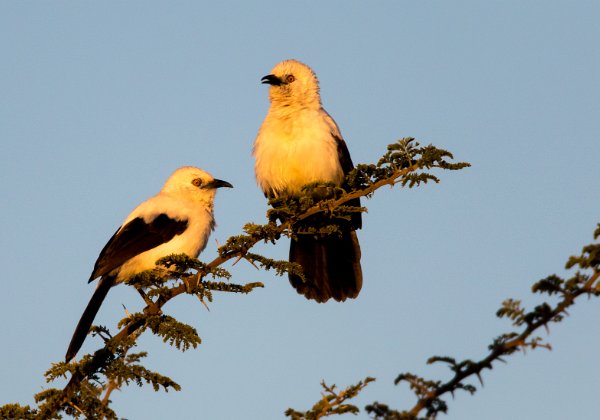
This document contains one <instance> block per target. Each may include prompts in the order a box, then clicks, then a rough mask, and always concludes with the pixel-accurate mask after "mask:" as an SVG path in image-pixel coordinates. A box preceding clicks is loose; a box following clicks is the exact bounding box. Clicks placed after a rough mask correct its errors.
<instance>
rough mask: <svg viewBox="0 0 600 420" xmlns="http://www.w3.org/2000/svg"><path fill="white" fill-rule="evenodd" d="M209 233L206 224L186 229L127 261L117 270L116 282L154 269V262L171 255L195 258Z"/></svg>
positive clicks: (209, 227) (209, 228)
mask: <svg viewBox="0 0 600 420" xmlns="http://www.w3.org/2000/svg"><path fill="white" fill-rule="evenodd" d="M210 231H211V226H210V225H209V224H208V223H202V224H201V223H198V224H196V225H195V226H188V228H187V229H186V230H185V232H183V233H182V234H181V235H176V236H175V237H173V238H172V239H171V240H170V241H169V242H166V243H164V244H161V245H159V246H157V247H156V248H152V249H150V250H148V251H146V252H142V253H141V254H139V255H136V256H135V257H133V258H131V259H130V260H128V261H127V262H126V263H124V264H123V265H122V266H121V268H120V269H119V274H118V277H117V281H123V280H125V279H127V278H128V277H130V276H132V275H133V274H136V273H139V272H141V271H145V270H150V269H153V268H154V267H156V261H157V260H159V259H160V258H163V257H166V256H168V255H171V254H186V255H188V256H190V257H192V258H197V257H198V255H199V254H200V252H202V250H203V249H204V248H205V247H206V242H207V241H206V239H207V238H208V236H209V234H210Z"/></svg>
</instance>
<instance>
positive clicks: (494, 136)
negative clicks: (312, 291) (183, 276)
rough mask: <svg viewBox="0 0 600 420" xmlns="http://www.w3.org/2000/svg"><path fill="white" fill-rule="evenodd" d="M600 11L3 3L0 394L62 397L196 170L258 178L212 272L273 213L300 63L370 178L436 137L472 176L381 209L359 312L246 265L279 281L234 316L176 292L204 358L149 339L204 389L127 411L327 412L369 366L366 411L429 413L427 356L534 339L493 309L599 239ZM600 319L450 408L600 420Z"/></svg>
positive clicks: (219, 303)
mask: <svg viewBox="0 0 600 420" xmlns="http://www.w3.org/2000/svg"><path fill="white" fill-rule="evenodd" d="M599 17H600V3H598V2H597V1H579V2H566V1H565V2H562V1H530V2H523V1H486V2H481V1H457V2H447V1H417V2H415V1H377V2H363V1H346V0H344V1H341V0H332V1H327V2H314V1H313V2H308V1H299V2H272V1H264V2H247V1H221V2H210V3H209V2H200V1H169V2H158V1H150V0H144V1H119V2H117V1H103V2H91V1H78V2H73V1H71V2H66V1H52V2H49V1H47V2H34V1H8V0H4V1H2V2H0V147H1V153H0V175H1V179H2V182H0V196H1V197H2V199H1V204H0V206H1V207H0V217H1V219H0V220H1V223H2V234H1V235H0V255H1V257H0V258H1V260H0V262H1V264H2V293H1V294H0V318H1V319H2V329H1V336H2V346H0V372H1V374H0V378H1V379H0V396H1V400H0V404H5V403H9V402H20V403H22V404H32V403H33V398H32V396H33V394H34V393H37V392H39V391H41V390H42V389H44V388H45V387H47V386H48V385H47V384H45V382H44V378H43V376H42V375H43V372H44V371H45V370H46V369H47V368H49V367H50V365H51V363H52V362H53V361H59V360H62V358H63V357H64V353H65V350H66V348H67V344H68V342H69V340H70V338H71V334H72V332H73V329H74V327H75V324H76V323H77V320H78V319H79V316H80V315H81V313H82V311H83V308H84V307H85V305H86V304H87V302H88V299H89V298H90V296H91V294H92V292H93V289H94V287H95V285H88V284H87V283H86V281H87V278H88V276H89V274H90V272H91V269H92V267H93V265H94V262H95V260H96V257H97V255H98V253H99V251H100V250H101V249H102V247H103V245H104V244H105V243H106V241H107V240H108V239H109V237H110V236H111V235H112V233H113V232H114V230H115V229H116V228H117V227H118V226H119V224H120V223H121V221H122V220H123V218H124V217H125V216H126V215H127V214H128V212H129V211H130V210H132V209H133V207H135V206H136V205H137V204H138V203H139V202H141V201H142V200H144V199H146V198H148V197H150V196H151V195H153V194H155V193H157V192H158V190H159V189H160V187H161V186H162V184H163V182H164V181H165V180H166V178H167V177H168V175H169V174H170V173H171V172H172V171H173V170H175V169H176V168H177V167H179V166H183V165H196V166H200V167H202V168H204V169H206V170H208V171H210V172H211V173H212V174H213V175H214V176H216V177H218V178H221V179H225V180H227V181H230V182H231V183H232V184H234V185H235V189H233V190H223V191H220V192H219V194H218V196H217V202H216V211H215V214H216V218H217V222H218V227H217V230H216V231H215V233H214V234H213V237H212V239H211V241H210V245H209V247H208V248H207V249H206V250H205V252H204V253H203V254H202V256H201V258H202V259H204V260H212V259H213V258H214V256H215V252H216V242H215V240H216V241H219V243H223V242H224V241H225V240H226V238H228V237H229V236H231V235H234V234H237V233H239V232H241V227H242V226H243V224H244V223H246V222H249V221H252V222H258V223H261V222H264V221H265V216H264V215H265V211H266V203H265V199H264V197H263V195H262V193H261V192H260V191H259V189H258V188H257V186H256V184H255V181H254V173H253V159H252V156H251V147H252V143H253V141H254V138H255V135H256V133H257V130H258V128H259V126H260V124H261V122H262V120H263V118H264V116H265V114H266V111H267V109H268V99H267V87H266V86H263V85H261V84H260V78H261V77H262V76H264V75H266V74H268V73H269V71H270V69H271V68H272V67H273V66H274V65H275V64H276V63H277V62H279V61H280V60H283V59H286V58H296V59H298V60H301V61H304V62H306V63H307V64H309V65H310V66H311V67H313V69H314V70H315V72H316V73H317V75H318V76H319V79H320V82H321V93H322V98H323V104H324V106H325V108H326V109H327V110H328V111H329V113H330V114H331V115H332V116H333V117H334V118H335V119H336V121H337V122H338V124H339V126H340V128H341V130H342V133H343V135H344V137H345V139H346V141H347V143H348V146H349V149H350V152H351V154H352V157H353V159H354V162H355V163H359V162H365V163H371V162H375V161H376V160H377V159H378V158H379V156H381V155H382V154H383V153H384V152H385V148H386V145H387V144H389V143H392V142H394V141H395V140H396V139H398V138H401V137H405V136H413V137H416V138H417V139H418V140H419V141H420V142H422V143H424V144H429V143H432V144H434V145H436V146H438V147H442V148H446V149H448V150H450V151H452V152H453V153H454V154H455V157H456V159H457V160H461V161H468V162H470V163H471V164H472V165H473V166H472V168H469V169H465V170H463V171H460V172H447V173H440V174H439V175H440V177H441V179H442V182H441V183H440V184H437V185H426V186H423V187H421V188H419V189H417V190H402V189H401V188H395V189H387V188H386V189H383V190H380V191H379V192H378V193H377V194H376V195H375V196H374V197H373V198H372V199H370V200H367V201H366V202H365V204H366V206H368V208H369V212H368V214H366V215H365V216H364V219H363V220H364V221H363V225H364V228H363V229H362V231H360V233H359V238H360V241H361V245H362V251H363V259H362V265H363V271H364V286H363V290H362V293H361V294H360V296H359V298H358V299H356V300H355V301H351V302H346V303H342V304H340V303H335V302H333V303H327V304H324V305H323V304H321V305H320V304H316V303H313V302H309V301H306V300H304V299H303V298H301V297H300V296H299V295H297V294H296V293H295V291H294V290H293V289H292V288H291V287H290V286H289V284H288V281H287V279H285V278H278V277H275V276H274V275H272V274H271V273H269V272H260V271H257V270H255V269H254V268H253V267H251V266H250V265H249V264H247V263H244V262H240V263H239V264H238V265H236V266H235V267H231V266H230V265H227V266H226V267H225V268H228V269H232V271H233V273H234V280H236V281H238V282H249V281H262V282H264V283H265V286H266V287H265V288H264V289H261V290H258V291H256V292H254V293H252V294H251V295H250V296H236V295H218V296H216V299H215V302H214V303H213V304H211V305H210V308H211V310H210V312H207V311H206V310H205V309H204V308H203V307H202V305H201V304H200V303H199V302H198V301H197V299H196V298H194V297H191V296H182V297H180V298H178V299H176V301H173V302H172V303H170V304H169V305H168V306H167V307H166V308H165V309H166V311H167V312H168V313H169V314H172V315H174V316H176V317H178V318H179V319H180V320H181V321H185V322H188V323H190V324H192V325H194V326H195V327H196V328H197V329H198V331H199V333H200V335H201V337H202V338H203V343H202V345H201V346H200V347H199V348H198V349H197V350H193V351H189V352H186V353H183V354H181V353H179V352H178V351H177V350H174V349H172V348H170V347H169V346H167V345H165V344H163V343H162V342H161V341H160V340H159V339H157V338H155V337H152V336H146V337H144V338H143V339H142V340H141V342H140V347H139V349H140V350H148V351H149V352H150V357H149V358H148V360H147V366H148V367H149V368H151V369H155V370H157V371H159V372H161V373H163V374H166V375H168V376H171V377H172V378H173V379H175V380H176V381H177V382H178V383H179V384H180V385H182V387H183V390H182V391H181V392H169V393H168V394H165V393H163V392H160V393H154V392H153V391H152V390H151V388H143V389H138V388H137V387H135V386H133V387H130V388H128V389H126V390H124V391H123V392H115V393H114V394H113V395H112V399H113V401H114V403H113V406H114V408H115V410H116V411H117V413H118V414H119V415H120V416H123V417H127V418H130V419H142V418H144V419H161V418H167V417H175V418H181V419H186V418H200V417H201V418H207V419H240V418H244V419H275V418H282V417H283V412H284V411H285V409H286V408H288V407H294V408H296V409H307V408H309V407H310V406H311V405H312V403H314V402H315V401H316V400H317V399H318V398H319V395H320V394H319V392H320V386H319V382H320V381H321V380H322V379H324V380H325V381H327V382H328V383H335V384H338V385H339V386H345V385H349V384H353V383H356V382H357V381H358V380H360V379H362V378H364V377H365V376H367V375H370V376H374V377H376V378H377V382H376V383H373V384H371V385H369V386H368V387H367V388H366V389H365V391H363V393H362V394H361V396H360V398H358V399H357V400H356V404H358V406H359V407H361V408H363V407H364V406H365V405H366V404H368V403H371V402H373V401H375V400H377V401H380V402H384V403H387V404H390V405H391V406H393V407H396V408H409V407H411V406H412V404H413V402H414V397H413V395H412V394H411V393H410V392H409V391H408V389H407V386H406V385H401V386H394V385H393V380H394V378H395V377H396V376H397V375H398V374H399V373H401V372H413V373H417V374H421V375H424V376H426V377H430V378H433V379H447V378H448V377H449V371H447V370H446V369H445V368H443V367H441V366H440V367H435V366H434V367H432V366H427V365H426V364H425V361H426V360H427V358H428V357H430V356H432V355H448V356H453V357H456V358H458V359H462V358H472V359H478V358H481V357H482V356H484V355H485V354H486V351H487V345H488V344H489V343H490V342H491V340H492V339H493V338H494V337H495V336H497V335H498V334H500V333H502V332H507V331H509V330H510V324H509V322H507V321H503V320H498V319H497V318H496V317H495V315H494V314H495V311H496V309H497V308H498V307H499V305H500V303H501V302H502V300H504V299H506V298H509V297H512V298H516V299H522V300H523V301H524V303H526V304H527V305H529V306H530V307H531V306H532V305H534V304H536V303H539V300H538V299H537V298H535V297H532V295H531V293H530V286H531V284H532V283H533V282H534V281H536V280H538V279H540V278H543V277H545V276H547V275H549V274H551V273H558V274H561V273H564V271H563V267H564V262H565V261H566V259H567V257H568V256H569V255H571V254H574V253H577V252H579V251H580V249H581V246H582V245H584V244H587V243H589V242H591V240H592V231H593V229H594V228H595V226H596V223H597V222H599V221H600V183H599V176H600V169H599V156H600V142H599V141H598V140H599V134H600V112H599V107H598V100H599V98H600V82H599V80H598V75H599V74H600V48H599V46H598V42H599V40H600V25H599V24H598V18H599ZM287 248H288V244H287V241H281V242H280V243H278V244H277V245H276V246H271V245H269V246H261V247H259V250H260V251H262V252H264V253H265V254H266V255H268V256H272V257H274V258H286V256H287V252H288V251H287ZM122 304H124V305H126V306H127V308H128V309H129V310H130V311H135V310H138V309H139V308H140V307H141V301H140V299H139V296H138V295H137V294H136V292H135V291H134V290H132V289H131V290H130V289H128V288H126V287H123V286H120V287H117V288H115V289H113V290H112V291H111V292H110V294H109V296H108V299H107V301H106V303H105V304H104V306H103V307H102V309H101V311H100V314H99V316H98V318H97V322H99V323H102V324H106V325H110V326H112V325H114V322H115V321H116V320H117V319H120V318H121V317H122V316H123V309H122ZM599 317H600V303H599V302H597V300H595V299H592V300H586V299H581V302H578V303H577V305H576V306H575V307H574V308H573V309H572V310H571V311H570V317H568V318H567V319H566V320H565V321H564V322H563V323H562V324H560V325H558V326H556V327H553V328H552V329H551V330H550V335H549V336H547V339H548V340H549V341H550V342H551V343H552V346H553V350H552V351H551V352H549V351H546V350H536V351H534V352H528V353H527V354H525V355H523V354H522V353H519V354H516V355H514V356H513V357H510V359H509V360H508V361H509V363H508V364H506V365H505V364H499V365H495V366H494V370H493V371H486V372H485V374H484V375H483V379H484V382H485V387H484V388H483V389H480V390H479V391H478V392H477V394H476V395H475V396H469V395H467V394H461V393H459V394H457V395H456V398H455V399H454V400H452V399H450V401H449V408H450V411H449V415H448V418H451V419H481V418H486V419H506V418H519V419H564V418H581V419H584V418H587V419H589V418H596V417H597V415H598V389H599V388H600V367H599V365H598V363H597V360H598V354H599V353H600V330H599V328H598V319H599ZM544 336H545V335H544ZM98 344H99V339H88V341H86V345H85V346H84V350H87V351H91V350H94V349H95V348H96V347H97V346H98ZM62 385H63V384H62V383H56V384H53V385H52V386H58V387H60V386H62ZM359 418H367V415H366V414H365V413H364V411H363V412H362V413H361V414H360V416H359Z"/></svg>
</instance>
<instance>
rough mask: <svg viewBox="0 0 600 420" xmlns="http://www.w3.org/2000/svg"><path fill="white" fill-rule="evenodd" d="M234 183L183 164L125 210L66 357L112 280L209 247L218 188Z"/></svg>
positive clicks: (98, 266)
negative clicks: (151, 194)
mask: <svg viewBox="0 0 600 420" xmlns="http://www.w3.org/2000/svg"><path fill="white" fill-rule="evenodd" d="M220 187H229V188H231V187H232V185H231V184H230V183H228V182H226V181H221V180H220V179H215V178H213V177H212V176H211V175H210V174H209V173H207V172H205V171H203V170H201V169H198V168H195V167H192V166H184V167H182V168H179V169H177V170H176V171H175V172H174V173H173V174H172V175H171V176H170V177H169V179H167V182H165V184H164V186H163V187H162V189H161V190H160V192H159V193H158V194H157V195H155V196H154V197H152V198H150V199H148V200H146V201H144V202H143V203H142V204H140V205H139V206H137V207H136V208H135V209H134V210H133V211H132V212H131V213H130V214H129V216H127V218H126V219H125V221H124V222H123V224H122V225H121V227H119V229H117V231H116V232H115V234H114V235H113V236H112V238H110V240H109V241H108V243H107V244H106V245H105V246H104V248H103V249H102V251H101V252H100V256H99V257H98V260H97V261H96V265H95V266H94V271H93V272H92V275H91V276H90V279H89V281H90V282H91V281H92V280H94V279H96V278H98V277H100V282H99V283H98V287H97V288H96V291H95V292H94V294H93V295H92V299H91V300H90V302H89V303H88V305H87V307H86V308H85V311H84V312H83V315H82V316H81V319H80V320H79V323H78V324H77V328H76V329H75V332H74V333H73V338H72V339H71V343H70V344H69V348H68V350H67V354H66V356H65V358H66V361H67V362H68V361H69V360H71V359H72V358H73V357H75V355H76V354H77V352H78V351H79V349H80V348H81V345H82V344H83V342H84V340H85V337H86V336H87V334H88V332H89V330H90V327H91V326H92V322H93V321H94V318H95V317H96V314H97V313H98V310H99V309H100V305H102V302H103V301H104V298H105V297H106V295H107V294H108V291H109V290H110V288H111V287H112V286H114V285H115V284H118V283H119V282H122V281H123V280H125V279H127V278H129V277H131V276H133V275H135V274H138V273H140V272H142V271H145V270H149V269H152V268H154V267H156V261H157V260H159V259H160V258H162V257H166V256H168V255H171V254H187V255H188V256H189V257H192V258H196V257H197V256H198V255H199V254H200V252H202V250H203V249H204V248H205V247H206V242H207V241H208V237H209V236H210V233H211V232H212V230H213V229H214V227H215V219H214V216H213V203H214V198H215V193H216V190H217V188H220Z"/></svg>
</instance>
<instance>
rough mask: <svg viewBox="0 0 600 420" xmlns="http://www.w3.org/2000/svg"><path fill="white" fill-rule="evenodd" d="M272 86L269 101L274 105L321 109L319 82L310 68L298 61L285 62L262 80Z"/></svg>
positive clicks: (279, 64)
mask: <svg viewBox="0 0 600 420" xmlns="http://www.w3.org/2000/svg"><path fill="white" fill-rule="evenodd" d="M261 81H262V83H266V84H269V85H271V88H270V89H269V99H270V100H271V103H273V104H279V103H280V104H282V105H289V106H300V107H303V108H304V107H305V108H320V107H321V98H320V96H319V80H318V79H317V76H316V75H315V73H314V72H313V71H312V69H311V68H310V67H308V66H307V65H306V64H304V63H301V62H300V61H297V60H284V61H282V62H280V63H278V64H277V65H276V66H275V67H273V69H272V70H271V74H268V75H266V76H265V77H263V78H262V79H261Z"/></svg>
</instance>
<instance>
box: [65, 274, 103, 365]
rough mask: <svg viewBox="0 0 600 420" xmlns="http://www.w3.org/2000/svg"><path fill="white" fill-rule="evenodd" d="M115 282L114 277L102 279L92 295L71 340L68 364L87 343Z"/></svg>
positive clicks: (68, 350)
mask: <svg viewBox="0 0 600 420" xmlns="http://www.w3.org/2000/svg"><path fill="white" fill-rule="evenodd" d="M114 281H115V278H114V277H112V276H111V277H102V278H101V279H100V282H99V283H98V287H97V288H96V291H95V292H94V294H93V295H92V298H91V299H90V302H89V303H88V305H87V307H86V308H85V311H83V315H81V319H80V320H79V323H78V324H77V327H76V328H75V332H74V333H73V338H71V343H69V348H68V349H67V354H66V355H65V360H66V361H67V362H68V361H69V360H71V359H72V358H73V357H75V355H76V354H77V352H78V351H79V349H80V348H81V346H82V345H83V342H84V341H85V338H86V337H87V335H88V333H89V332H90V328H91V327H92V323H93V322H94V318H96V314H97V313H98V310H99V309H100V306H101V305H102V302H104V298H105V297H106V295H107V294H108V291H109V290H110V288H111V287H112V286H113V284H114Z"/></svg>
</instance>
